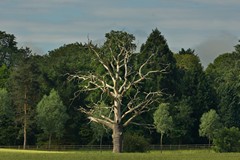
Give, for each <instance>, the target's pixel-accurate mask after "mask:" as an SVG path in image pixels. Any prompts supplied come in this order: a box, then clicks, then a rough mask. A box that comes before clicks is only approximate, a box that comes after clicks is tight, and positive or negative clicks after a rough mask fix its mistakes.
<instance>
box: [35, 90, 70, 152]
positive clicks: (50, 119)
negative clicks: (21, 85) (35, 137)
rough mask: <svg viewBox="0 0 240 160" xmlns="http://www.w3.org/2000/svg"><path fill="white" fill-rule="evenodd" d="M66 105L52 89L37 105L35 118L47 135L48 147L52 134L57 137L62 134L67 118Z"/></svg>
mask: <svg viewBox="0 0 240 160" xmlns="http://www.w3.org/2000/svg"><path fill="white" fill-rule="evenodd" d="M66 110H67V109H66V107H65V106H64V105H63V102H62V101H61V99H60V96H59V95H58V92H57V91H55V90H54V89H52V90H51V92H50V94H49V96H47V95H44V96H43V98H42V100H41V101H40V102H39V103H38V105H37V120H38V124H39V126H40V128H41V129H42V130H43V131H44V133H46V134H47V135H48V147H49V148H50V147H51V140H52V136H53V134H55V135H56V136H57V137H61V136H62V135H63V130H64V124H65V122H66V121H67V119H68V115H67V113H66Z"/></svg>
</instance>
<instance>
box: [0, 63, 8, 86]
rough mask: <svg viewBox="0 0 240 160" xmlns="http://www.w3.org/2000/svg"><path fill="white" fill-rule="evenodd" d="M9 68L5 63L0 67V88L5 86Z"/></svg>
mask: <svg viewBox="0 0 240 160" xmlns="http://www.w3.org/2000/svg"><path fill="white" fill-rule="evenodd" d="M9 72H10V71H9V69H8V68H7V66H6V65H5V64H3V65H2V66H1V67H0V88H5V87H7V81H8V78H9V74H10V73H9Z"/></svg>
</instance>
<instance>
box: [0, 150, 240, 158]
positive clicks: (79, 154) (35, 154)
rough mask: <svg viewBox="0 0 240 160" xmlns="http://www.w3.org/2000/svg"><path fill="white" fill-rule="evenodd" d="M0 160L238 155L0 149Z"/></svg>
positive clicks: (234, 155)
mask: <svg viewBox="0 0 240 160" xmlns="http://www.w3.org/2000/svg"><path fill="white" fill-rule="evenodd" d="M0 160H240V153H214V152H212V151H211V152H210V151H206V150H205V151H164V152H163V153H160V152H157V151H154V152H149V153H122V154H113V153H111V152H97V151H89V152H88V151H76V152H74V151H71V152H47V151H23V150H10V149H0Z"/></svg>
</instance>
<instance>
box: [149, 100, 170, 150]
mask: <svg viewBox="0 0 240 160" xmlns="http://www.w3.org/2000/svg"><path fill="white" fill-rule="evenodd" d="M168 110H169V104H167V103H162V104H160V105H159V107H158V109H157V110H156V111H155V112H154V114H153V117H154V118H153V119H154V125H155V127H156V129H157V132H159V133H160V134H161V137H160V145H161V152H162V141H163V136H164V134H166V133H168V132H169V131H170V130H172V128H173V120H172V116H170V114H169V111H168Z"/></svg>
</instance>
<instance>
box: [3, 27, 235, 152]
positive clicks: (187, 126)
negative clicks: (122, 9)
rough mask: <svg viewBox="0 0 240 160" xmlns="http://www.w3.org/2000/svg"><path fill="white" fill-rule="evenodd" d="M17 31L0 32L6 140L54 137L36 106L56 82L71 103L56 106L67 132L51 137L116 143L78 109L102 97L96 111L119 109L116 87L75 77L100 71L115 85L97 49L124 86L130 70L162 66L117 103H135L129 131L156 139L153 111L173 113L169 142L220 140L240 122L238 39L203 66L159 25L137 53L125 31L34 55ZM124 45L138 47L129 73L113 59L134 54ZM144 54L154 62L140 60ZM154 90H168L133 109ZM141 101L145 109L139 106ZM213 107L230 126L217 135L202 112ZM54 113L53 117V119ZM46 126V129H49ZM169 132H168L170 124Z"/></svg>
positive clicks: (19, 141)
mask: <svg viewBox="0 0 240 160" xmlns="http://www.w3.org/2000/svg"><path fill="white" fill-rule="evenodd" d="M113 35H114V36H113ZM15 39H16V38H15V36H14V35H12V34H8V33H6V32H2V31H1V32H0V96H1V97H0V145H22V144H24V145H27V144H28V145H34V144H41V143H46V142H47V141H48V136H49V132H48V131H47V130H45V129H44V127H43V126H42V125H37V124H39V123H38V118H36V117H37V114H39V113H40V110H37V104H39V103H40V102H41V100H42V101H43V100H44V97H45V99H46V96H44V95H48V94H49V93H50V91H51V90H52V89H54V90H55V91H56V92H57V93H58V95H59V97H58V98H59V99H58V100H57V101H56V103H59V104H58V106H66V108H65V109H62V110H61V112H65V113H61V112H59V113H56V114H59V116H60V115H62V114H66V115H68V116H66V119H65V121H64V122H63V123H61V125H63V126H61V127H60V128H61V129H58V131H57V134H59V135H61V138H57V136H54V137H52V138H53V140H52V143H54V144H90V143H91V144H94V143H95V144H99V143H101V144H111V143H112V138H111V136H110V135H111V134H112V133H111V131H110V130H108V129H106V128H105V127H106V126H103V125H96V124H93V123H89V119H87V115H86V114H84V113H83V112H80V111H79V108H84V109H85V111H86V110H87V111H88V113H90V112H89V111H92V110H90V109H89V108H90V105H92V104H96V105H95V106H101V105H103V107H101V108H108V109H107V110H106V109H105V110H102V109H100V110H94V112H92V114H93V115H96V114H99V113H101V114H99V115H100V116H99V117H101V116H102V114H103V115H107V116H109V118H110V119H111V118H112V117H111V116H113V114H112V113H113V112H112V110H111V109H110V110H109V106H110V105H112V100H113V99H112V98H111V97H109V95H108V93H110V92H108V91H107V90H106V92H104V93H102V92H99V91H97V90H96V91H93V92H80V91H81V90H84V89H85V88H84V87H85V86H88V85H89V86H91V87H92V84H90V83H85V82H84V79H72V80H71V81H70V80H69V75H73V74H82V73H88V74H92V75H93V73H94V74H95V75H98V77H95V79H92V80H96V79H97V78H101V80H104V81H106V82H108V84H109V85H113V84H112V82H111V77H110V76H109V75H107V73H106V71H105V70H104V67H103V66H102V65H99V64H100V63H99V61H98V59H97V58H99V57H97V58H96V56H93V51H95V52H96V53H101V54H99V56H100V58H101V60H102V63H103V64H107V65H108V66H107V67H109V68H110V71H109V73H111V72H114V71H115V70H116V71H118V75H119V76H120V77H121V76H122V77H123V78H119V77H118V78H119V81H118V84H119V86H120V85H123V84H124V82H125V81H126V78H129V79H128V80H130V81H131V80H132V82H133V81H134V80H136V79H137V78H139V77H140V78H141V76H142V75H141V73H140V72H139V71H141V72H142V73H146V74H147V73H150V72H151V71H155V70H161V71H162V72H161V73H162V74H158V73H157V72H156V73H155V72H154V73H153V74H151V75H150V74H149V77H148V78H147V79H144V80H143V81H142V82H141V83H140V84H139V85H134V84H131V83H129V84H131V85H132V88H131V89H129V90H127V92H126V94H125V93H124V97H122V99H121V103H119V104H121V105H122V106H123V110H122V112H126V111H127V109H129V108H130V111H129V112H127V114H126V116H125V115H124V118H126V119H128V118H131V116H133V118H134V121H131V123H130V122H128V121H127V120H125V119H124V120H123V122H122V124H123V123H127V124H128V127H126V128H124V130H123V132H130V133H131V132H132V131H137V132H138V133H139V135H140V134H141V135H144V137H146V138H147V139H149V141H150V142H151V143H153V144H158V143H159V142H160V137H161V136H160V135H159V134H158V133H157V131H156V129H154V127H153V126H154V117H160V116H162V117H164V116H169V117H171V126H169V125H167V127H165V128H171V132H169V134H168V135H167V136H166V137H165V138H164V139H163V143H171V144H181V143H183V144H184V143H206V142H207V138H203V137H201V136H207V137H208V139H213V141H214V144H220V143H222V142H221V141H218V139H217V138H218V137H220V138H221V135H223V134H225V132H226V133H229V134H230V131H232V132H233V131H235V130H234V129H231V128H232V127H235V128H239V127H240V118H239V115H240V103H239V102H240V83H239V81H240V76H239V75H240V45H236V46H235V51H234V52H232V53H224V54H221V53H220V54H221V55H220V56H218V57H217V58H216V59H215V61H214V62H213V63H212V64H210V65H209V66H208V67H207V68H206V70H204V69H203V66H202V64H201V62H200V60H199V57H198V56H197V53H196V54H195V53H194V50H192V49H187V50H184V49H182V50H181V51H179V53H175V54H174V53H173V52H172V51H171V50H170V49H169V47H168V44H167V41H166V39H165V38H164V36H163V35H162V34H161V32H160V31H159V30H158V29H154V30H153V31H152V33H151V34H150V35H149V37H148V38H147V40H146V43H144V44H143V45H142V46H141V49H140V52H139V53H133V51H135V49H136V45H135V44H134V43H133V42H134V40H135V37H134V36H133V35H131V34H128V33H126V32H122V31H112V32H110V33H107V34H106V42H105V43H104V45H103V46H97V45H93V44H92V43H91V45H89V44H81V43H72V44H66V45H63V46H60V47H59V48H57V49H55V50H52V51H49V53H48V54H46V55H35V54H33V53H32V52H31V50H30V49H29V48H18V47H17V42H16V41H15ZM89 46H90V47H89ZM121 48H122V49H123V48H124V49H126V50H127V51H128V52H129V53H133V54H131V56H135V55H137V56H136V57H137V58H132V57H131V58H132V59H130V60H129V62H128V64H129V65H128V66H127V67H128V68H127V69H128V70H127V71H129V72H128V73H129V75H128V74H124V67H123V66H121V65H119V66H120V67H123V68H122V69H120V70H117V68H114V66H118V64H115V63H112V62H117V60H118V58H119V59H121V58H122V60H123V61H124V60H128V58H129V57H124V56H123V55H124V54H122V55H120V56H117V55H116V54H115V53H117V52H120V53H125V50H122V51H121ZM150 57H151V58H150ZM123 61H119V62H121V63H122V62H123ZM146 61H147V62H149V63H147V64H146V65H144V67H141V65H142V64H145V62H146ZM139 68H140V69H139ZM125 69H126V68H125ZM133 73H135V74H133ZM136 73H138V74H136ZM139 73H140V74H139ZM130 74H131V76H130ZM137 76H138V77H137ZM126 82H127V83H128V81H126ZM124 89H125V88H124ZM156 91H161V92H162V93H163V94H162V96H161V98H160V99H158V101H156V102H154V103H151V105H150V107H149V108H147V110H144V113H143V114H139V113H140V112H139V113H138V112H133V109H134V107H133V106H131V107H132V109H131V107H129V105H132V104H140V103H141V102H144V100H145V99H146V98H149V97H147V96H146V95H145V94H146V93H153V92H156ZM136 97H137V98H136ZM134 98H136V99H134ZM99 99H101V101H99ZM49 101H50V100H49ZM129 102H132V104H130V103H129ZM161 104H162V105H163V104H167V105H168V112H167V113H165V112H162V113H161V112H160V113H159V114H158V115H159V116H158V115H157V114H156V115H154V112H155V111H156V110H157V107H158V106H159V105H161ZM39 106H40V104H39ZM42 107H47V105H46V106H44V105H42ZM54 107H57V105H56V106H54ZM59 109H60V108H59ZM138 109H139V110H138V111H140V109H141V108H138ZM144 109H145V108H144ZM211 109H214V110H215V111H216V114H217V115H218V116H219V117H220V118H217V119H218V120H219V121H220V122H219V123H221V124H222V127H227V128H230V129H229V130H227V129H226V128H225V129H221V128H220V126H219V127H218V128H219V132H218V133H217V134H214V135H216V136H217V137H214V135H212V133H211V131H212V129H211V127H212V126H207V125H205V124H206V123H208V121H209V123H211V122H212V121H211V118H209V119H208V118H207V116H206V114H204V113H207V112H209V111H210V110H211ZM50 113H51V112H50ZM50 113H49V115H47V114H46V116H49V118H50V116H53V114H50ZM52 113H53V112H52ZM128 113H131V114H128ZM203 114H204V116H203V118H202V119H201V117H202V115H203ZM53 117H58V116H57V115H54V116H53ZM67 117H68V118H67ZM204 117H205V118H204ZM58 118H59V117H58ZM215 118H216V117H215ZM51 121H52V122H54V120H51ZM46 124H49V125H53V124H50V123H46ZM46 124H45V125H46ZM59 124H60V123H59ZM200 124H201V126H200ZM155 125H157V123H155ZM162 125H163V126H164V125H165V124H162ZM199 126H200V130H201V132H200V135H199ZM58 127H59V126H58ZM50 128H51V129H54V128H52V127H50ZM215 128H216V127H215ZM42 129H43V130H44V132H46V133H47V134H48V135H46V134H43V132H42ZM236 130H237V129H236ZM60 132H61V133H60ZM159 132H162V131H161V130H160V131H159ZM232 132H231V133H232ZM163 133H164V135H165V132H162V134H163ZM45 136H46V137H45ZM229 137H231V136H229ZM214 138H215V139H214ZM233 145H234V144H233ZM226 150H227V151H229V150H228V149H226ZM224 151H225V150H224Z"/></svg>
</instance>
